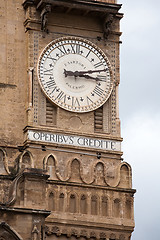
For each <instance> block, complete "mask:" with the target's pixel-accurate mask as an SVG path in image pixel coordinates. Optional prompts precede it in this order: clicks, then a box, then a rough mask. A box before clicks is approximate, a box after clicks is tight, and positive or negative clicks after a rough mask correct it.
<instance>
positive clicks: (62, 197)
mask: <svg viewBox="0 0 160 240" xmlns="http://www.w3.org/2000/svg"><path fill="white" fill-rule="evenodd" d="M64 201H65V195H64V193H60V194H59V198H58V205H59V207H58V210H59V211H60V212H63V211H64V203H65V202H64Z"/></svg>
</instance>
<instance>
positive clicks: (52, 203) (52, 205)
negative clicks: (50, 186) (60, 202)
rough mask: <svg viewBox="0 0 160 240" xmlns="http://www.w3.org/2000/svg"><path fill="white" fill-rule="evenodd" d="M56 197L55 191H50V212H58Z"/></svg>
mask: <svg viewBox="0 0 160 240" xmlns="http://www.w3.org/2000/svg"><path fill="white" fill-rule="evenodd" d="M55 204H56V196H55V192H54V191H50V192H49V194H48V209H49V210H50V211H55V210H56V206H55Z"/></svg>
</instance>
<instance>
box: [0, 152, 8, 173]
mask: <svg viewBox="0 0 160 240" xmlns="http://www.w3.org/2000/svg"><path fill="white" fill-rule="evenodd" d="M8 174H9V169H8V161H7V154H6V152H5V150H4V149H3V148H0V175H8Z"/></svg>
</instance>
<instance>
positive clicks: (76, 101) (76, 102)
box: [72, 97, 80, 107]
mask: <svg viewBox="0 0 160 240" xmlns="http://www.w3.org/2000/svg"><path fill="white" fill-rule="evenodd" d="M76 105H77V106H78V107H80V103H79V101H78V98H75V97H72V107H76Z"/></svg>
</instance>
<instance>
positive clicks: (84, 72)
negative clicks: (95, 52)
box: [75, 69, 107, 76]
mask: <svg viewBox="0 0 160 240" xmlns="http://www.w3.org/2000/svg"><path fill="white" fill-rule="evenodd" d="M106 71H107V69H101V70H88V71H75V73H76V74H77V75H78V76H79V75H81V74H86V73H89V74H92V73H96V72H99V73H100V72H106Z"/></svg>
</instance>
